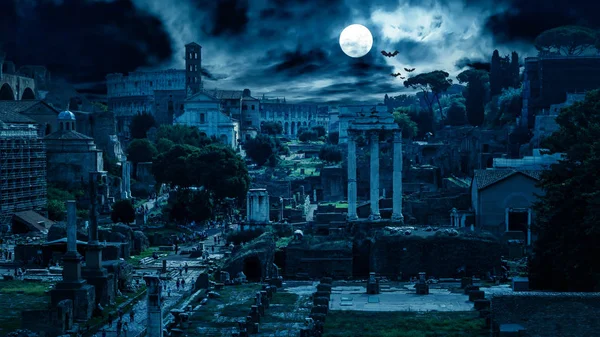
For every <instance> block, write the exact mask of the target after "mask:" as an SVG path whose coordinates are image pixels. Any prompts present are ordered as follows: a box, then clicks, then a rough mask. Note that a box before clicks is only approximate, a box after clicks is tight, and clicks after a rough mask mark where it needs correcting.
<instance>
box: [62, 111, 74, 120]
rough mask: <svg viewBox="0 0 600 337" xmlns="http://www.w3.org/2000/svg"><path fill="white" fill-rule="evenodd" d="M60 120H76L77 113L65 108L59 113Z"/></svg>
mask: <svg viewBox="0 0 600 337" xmlns="http://www.w3.org/2000/svg"><path fill="white" fill-rule="evenodd" d="M58 120H59V121H74V120H75V114H74V113H72V112H71V111H68V110H65V111H63V112H61V113H59V114H58Z"/></svg>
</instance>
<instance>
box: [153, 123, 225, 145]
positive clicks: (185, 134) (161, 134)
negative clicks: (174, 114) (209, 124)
mask: <svg viewBox="0 0 600 337" xmlns="http://www.w3.org/2000/svg"><path fill="white" fill-rule="evenodd" d="M156 139H157V140H159V141H160V139H168V140H170V141H172V142H173V143H175V144H181V145H183V144H186V145H191V146H195V147H198V148H200V147H203V146H205V145H208V144H211V143H213V142H215V140H213V139H211V138H209V137H207V136H206V135H205V134H203V133H201V132H200V131H199V130H198V128H195V127H192V126H187V125H181V124H175V125H161V126H160V127H159V128H158V131H157V132H156Z"/></svg>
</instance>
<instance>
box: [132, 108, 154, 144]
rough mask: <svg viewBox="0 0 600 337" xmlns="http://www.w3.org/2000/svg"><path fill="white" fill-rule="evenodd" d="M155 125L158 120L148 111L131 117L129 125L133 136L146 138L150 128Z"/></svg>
mask: <svg viewBox="0 0 600 337" xmlns="http://www.w3.org/2000/svg"><path fill="white" fill-rule="evenodd" d="M155 126H156V120H154V116H152V115H151V114H149V113H146V112H143V113H139V114H137V115H135V116H133V118H132V119H131V125H130V127H129V130H130V131H131V137H132V138H135V139H142V138H146V136H147V133H148V130H150V128H152V127H155Z"/></svg>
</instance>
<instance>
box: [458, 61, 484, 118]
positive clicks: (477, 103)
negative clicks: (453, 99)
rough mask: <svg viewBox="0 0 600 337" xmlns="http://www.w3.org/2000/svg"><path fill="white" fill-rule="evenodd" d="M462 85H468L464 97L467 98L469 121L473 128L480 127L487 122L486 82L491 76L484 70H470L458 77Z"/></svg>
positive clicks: (466, 105)
mask: <svg viewBox="0 0 600 337" xmlns="http://www.w3.org/2000/svg"><path fill="white" fill-rule="evenodd" d="M456 78H457V79H458V81H459V82H460V83H467V88H466V89H465V91H464V93H463V95H464V96H465V99H466V103H465V107H466V111H467V121H468V122H469V124H471V125H473V126H480V125H482V124H483V123H484V122H485V103H486V96H487V86H486V82H488V81H489V74H488V73H487V72H486V71H483V70H474V69H469V70H465V71H463V72H462V73H460V74H458V76H456Z"/></svg>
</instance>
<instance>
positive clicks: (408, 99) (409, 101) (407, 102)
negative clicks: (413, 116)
mask: <svg viewBox="0 0 600 337" xmlns="http://www.w3.org/2000/svg"><path fill="white" fill-rule="evenodd" d="M383 104H384V105H385V106H387V108H388V111H389V112H392V111H394V109H396V108H399V107H409V106H411V105H416V104H419V101H418V100H417V98H416V97H415V95H398V96H394V97H389V96H388V95H387V94H385V97H384V98H383Z"/></svg>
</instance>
